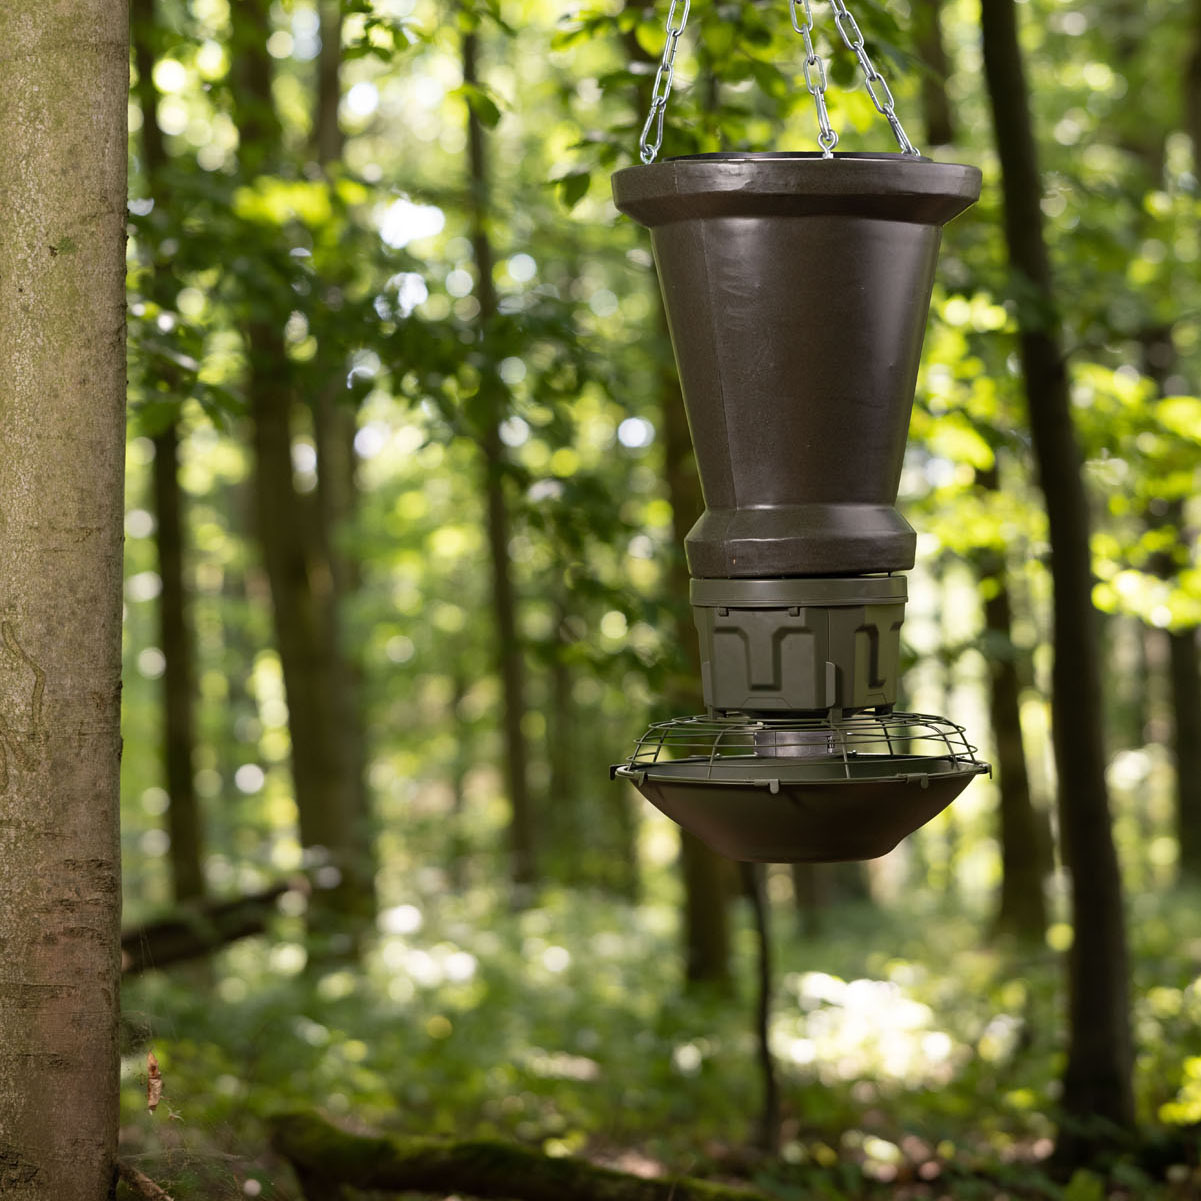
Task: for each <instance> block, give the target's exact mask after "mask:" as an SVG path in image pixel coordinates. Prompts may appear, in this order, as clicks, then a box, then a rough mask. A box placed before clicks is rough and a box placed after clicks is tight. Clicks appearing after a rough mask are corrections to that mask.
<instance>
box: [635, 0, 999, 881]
mask: <svg viewBox="0 0 1201 1201" xmlns="http://www.w3.org/2000/svg"><path fill="white" fill-rule="evenodd" d="M680 3H681V0H672V4H671V8H670V10H669V13H668V18H667V43H666V45H665V47H664V51H663V59H662V61H661V63H660V66H659V70H658V73H657V74H656V77H655V85H654V88H653V99H652V102H651V108H650V113H649V115H648V117H647V120H646V124H645V126H644V127H643V130H642V137H641V142H640V147H641V158H642V165H641V166H636V167H629V168H626V169H625V170H622V171H618V172H617V173H616V174H615V175H614V176H613V195H614V200H615V202H616V204H617V207H618V208H619V209H620V210H621V211H622V212H623V213H626V214H627V215H629V216H631V217H633V218H634V219H635V220H636V221H638V222H639V223H640V224H642V225H644V226H646V227H648V228H649V229H650V231H651V242H652V246H653V249H654V257H655V264H656V267H657V269H658V273H659V282H660V287H661V290H662V293H663V301H664V305H665V308H666V310H667V318H668V324H669V327H670V332H671V340H672V345H673V347H674V350H675V356H676V364H677V367H678V369H679V373H680V382H681V386H682V391H683V395H684V404H685V408H686V410H687V415H688V425H689V430H690V432H691V435H692V444H693V449H694V452H695V456H696V461H697V468H698V470H699V472H700V477H701V487H702V491H703V494H704V498H705V505H706V508H705V512H704V513H703V514H702V516H701V518H700V520H699V521H698V522H697V523H696V525H695V526H694V527H693V528H692V530H691V531H690V533H689V534H688V536H687V537H686V539H685V551H686V554H687V558H688V567H689V572H690V574H691V575H692V577H693V578H692V584H691V602H692V609H693V615H694V618H695V620H696V625H697V630H698V633H699V636H700V645H701V674H702V684H703V690H704V698H705V705H706V708H707V710H708V713H707V715H706V716H704V717H685V718H679V719H676V720H674V721H669V722H663V723H659V724H657V725H655V726H652V727H651V729H650V730H649V731H648V732H647V734H645V735H644V736H643V737H642V738H641V739H640V740H639V742H638V744H637V747H636V748H635V750H634V753H633V754H632V755H631V756H630V757H629V759H627V760H626V762H625V763H623V764H621V765H619V766H617V767H615V768H614V769H613V774H614V776H616V777H620V778H622V779H628V780H630V781H631V782H632V783H633V784H634V785H635V786H636V787H637V788H638V790H639V791H640V792H641V793H642V795H643V796H645V797H646V799H647V800H649V801H650V802H651V803H652V804H653V805H655V806H656V807H657V808H659V809H661V810H662V811H663V812H664V813H666V814H667V815H668V816H669V817H671V818H672V819H674V820H675V821H677V822H679V824H680V825H682V826H684V827H685V828H686V829H688V830H690V831H692V832H693V833H694V834H696V835H697V836H698V837H700V838H701V839H702V840H703V841H704V842H706V843H707V844H708V845H709V846H710V847H712V848H713V849H714V850H716V851H719V852H721V853H722V854H725V855H728V856H730V857H731V858H734V859H744V860H756V861H768V862H821V861H836V860H846V859H870V858H875V857H876V856H879V855H883V854H885V853H887V852H888V851H890V850H891V849H892V848H893V847H894V846H896V844H897V843H898V842H899V841H900V840H901V839H902V838H904V837H905V836H906V835H908V834H910V833H912V832H913V831H914V830H916V829H917V828H918V827H919V826H921V825H923V824H924V823H926V822H927V821H929V820H930V819H931V818H932V817H934V816H935V815H936V814H937V813H939V812H941V811H942V810H943V809H944V808H945V807H946V806H947V805H948V804H950V802H951V801H952V800H954V799H955V797H956V796H958V795H959V793H960V792H962V790H963V789H964V788H965V787H966V786H967V784H968V783H969V782H970V781H971V779H972V778H973V777H974V776H976V775H979V774H980V773H981V772H985V771H988V770H989V768H988V765H987V764H985V763H983V762H981V761H980V760H979V759H978V758H977V757H976V753H975V748H974V747H972V746H971V745H970V744H969V743H968V742H967V740H966V738H965V737H964V732H963V729H962V727H960V726H958V725H955V724H954V723H953V722H949V721H947V720H945V719H943V718H939V717H930V716H924V715H919V714H906V713H894V712H893V706H894V704H895V703H896V695H897V674H898V660H899V651H900V628H901V622H902V620H903V618H904V608H905V601H906V598H907V593H906V586H905V577H904V576H902V575H898V574H895V573H897V572H901V571H904V570H906V569H908V568H910V567H912V566H913V564H914V549H915V543H916V537H915V534H914V532H913V529H912V528H911V527H910V526H909V524H908V523H907V522H906V521H905V519H904V518H903V517H902V516H901V515H900V513H898V512H897V510H896V507H895V505H896V499H897V489H898V487H899V483H900V475H901V466H902V460H903V458H904V453H905V441H906V437H907V434H908V426H909V415H910V410H911V409H912V406H913V392H914V387H915V384H916V381H917V372H918V363H919V360H920V358H921V350H922V339H923V334H924V331H925V324H926V317H927V313H928V310H929V306H930V295H931V291H932V289H933V284H934V271H935V266H936V263H937V257H938V247H939V242H940V240H941V236H942V226H943V225H944V224H946V222H948V221H950V220H951V219H952V218H953V217H955V216H956V215H958V214H959V213H961V212H962V211H963V210H964V209H965V208H967V207H968V206H969V205H970V204H972V203H973V202H974V201H975V200H976V199H977V197H978V196H979V193H980V172H979V171H978V170H977V169H976V168H974V167H968V166H961V165H958V164H952V163H935V162H932V161H931V160H929V159H926V158H923V157H921V156H920V155H919V154H918V152H917V151H916V150H915V149H914V147H913V145H912V143H911V142H910V141H909V138H908V137H907V136H906V134H905V131H904V129H903V128H902V126H901V123H900V121H899V120H898V119H897V116H896V113H895V111H894V105H893V98H892V94H891V92H890V91H889V90H888V85H887V83H885V81H884V79H883V78H882V77H881V76H880V74H879V72H878V71H877V70H876V69H875V67H874V66H873V64H872V62H871V59H870V57H869V56H868V54H867V51H866V49H865V47H864V43H863V38H862V35H861V34H860V32H859V28H858V26H857V25H856V24H855V20H854V17H853V16H851V14H850V13H849V12H848V11H847V9H846V6H845V3H844V2H843V0H832V3H833V7H834V11H835V20H836V23H837V26H838V30H839V32H840V34H841V35H842V38H843V40H844V41H845V42H846V44H847V46H848V47H849V48H850V49H851V50H852V52H853V53H854V54H855V56H856V58H857V59H858V61H859V63H860V65H861V67H862V68H863V71H864V75H865V79H866V81H867V88H868V92H869V94H870V95H871V97H872V100H873V102H874V104H875V106H876V108H877V110H878V111H879V112H880V113H881V114H882V115H883V116H884V117H885V119H886V120H887V121H888V123H889V126H890V128H891V129H892V131H893V134H894V136H895V137H896V139H897V143H898V145H899V147H900V151H899V152H898V153H880V154H838V155H835V154H834V147H835V146H836V145H837V143H838V135H837V134H836V133H835V132H834V130H833V129H832V128H831V126H830V122H829V117H828V113H827V111H826V103H825V90H826V77H825V68H824V65H823V63H822V60H821V59H820V57H818V55H817V54H816V52H815V51H814V47H813V41H812V29H813V19H812V13H811V11H810V6H809V0H790V4H791V10H792V22H793V26H794V28H795V29H796V30H797V32H798V33H800V34H801V35H802V37H803V39H804V45H805V52H806V59H805V81H806V86H807V87H808V90H809V92H810V93H811V94H812V96H813V97H814V102H815V105H816V108H817V117H818V125H819V135H818V145H819V146H820V147H821V149H820V151H818V152H814V153H803V152H797V153H791V152H790V153H745V154H744V153H718V154H699V155H690V156H686V157H682V158H675V159H667V160H665V161H664V162H661V163H656V162H655V161H654V160H655V158H656V156H657V154H658V150H659V147H660V145H661V142H662V137H663V121H664V114H665V110H666V106H667V99H668V96H669V95H670V92H671V85H672V76H673V70H674V61H675V54H676V49H677V46H678V42H679V38H680V35H681V34H682V33H683V30H684V26H685V24H686V22H687V17H688V7H689V0H683V7H682V10H681V16H680V18H679V21H678V22H677V21H676V12H677V6H678V5H679V4H680Z"/></svg>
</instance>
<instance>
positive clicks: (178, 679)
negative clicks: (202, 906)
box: [130, 0, 205, 901]
mask: <svg viewBox="0 0 1201 1201" xmlns="http://www.w3.org/2000/svg"><path fill="white" fill-rule="evenodd" d="M130 15H131V22H130V25H131V29H132V33H133V44H134V61H135V63H136V65H137V69H138V82H137V98H138V105H139V107H140V108H141V111H142V158H143V162H142V167H143V171H144V173H145V176H146V182H147V184H148V186H149V188H150V195H151V197H152V198H153V200H154V202H155V207H156V209H158V210H159V211H164V210H165V209H166V208H167V206H168V205H169V204H170V203H171V201H170V198H169V196H168V194H167V187H166V184H165V183H164V181H163V169H164V168H165V167H166V166H167V150H166V146H165V145H164V142H163V134H162V131H161V130H160V129H159V126H158V119H157V118H158V89H157V88H155V86H154V64H155V60H156V58H157V54H156V49H155V43H156V37H155V33H156V20H155V3H154V0H133V4H132V7H131V12H130ZM151 281H152V282H151V289H152V292H153V295H154V299H155V300H156V301H158V302H159V303H160V304H162V305H163V306H164V307H165V308H167V309H170V308H172V307H173V306H174V302H175V297H174V295H173V294H172V288H171V282H172V281H171V272H170V269H169V268H168V267H166V266H165V265H164V264H163V263H161V262H159V261H156V262H155V263H154V264H153V266H152V271H151ZM162 383H163V385H164V386H165V388H166V397H167V399H168V400H170V401H173V402H175V403H176V404H177V405H182V403H183V400H184V397H183V396H182V395H181V394H180V389H179V381H178V378H177V377H176V376H175V374H174V373H171V374H169V375H168V376H167V378H165V379H163V381H162ZM153 496H154V514H155V521H156V525H155V549H156V550H157V552H158V570H159V578H160V579H161V581H162V591H161V592H160V594H159V647H160V649H161V650H162V652H163V659H164V661H165V667H164V670H163V683H162V689H163V691H162V701H163V769H164V774H165V776H166V785H167V796H168V797H169V798H170V803H169V807H168V809H167V831H168V833H169V834H170V836H171V847H170V864H171V888H172V893H173V895H174V897H175V899H176V900H177V901H186V900H189V899H191V898H194V897H200V896H203V894H204V891H205V883H204V868H203V862H204V836H203V826H202V821H201V814H200V805H199V802H198V800H197V797H196V786H195V783H194V780H195V749H196V732H195V726H196V723H195V715H194V700H193V698H194V692H195V676H196V673H195V667H194V654H193V639H192V629H191V624H190V622H189V619H188V603H187V587H186V585H185V583H184V553H185V533H184V530H185V521H184V498H183V489H182V488H181V487H180V485H179V422H178V418H174V417H173V418H172V420H171V423H170V424H169V425H168V426H167V428H166V429H164V430H162V431H161V432H159V433H158V434H156V435H155V436H154V468H153Z"/></svg>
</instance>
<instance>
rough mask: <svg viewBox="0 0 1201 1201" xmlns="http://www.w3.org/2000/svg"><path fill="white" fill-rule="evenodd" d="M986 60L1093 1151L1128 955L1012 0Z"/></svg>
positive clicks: (1078, 1133) (1067, 1117) (1125, 1086)
mask: <svg viewBox="0 0 1201 1201" xmlns="http://www.w3.org/2000/svg"><path fill="white" fill-rule="evenodd" d="M981 24H982V30H983V49H984V72H985V79H986V83H987V88H988V94H989V100H990V103H991V107H992V116H993V127H994V133H995V140H996V146H997V152H998V155H999V157H1000V161H1001V179H1002V192H1003V200H1004V223H1005V237H1006V242H1007V245H1008V249H1009V259H1010V264H1011V267H1012V270H1013V273H1014V276H1015V279H1016V281H1018V283H1019V284H1020V289H1021V294H1022V297H1023V303H1022V304H1021V306H1020V308H1019V313H1018V323H1019V331H1020V332H1019V353H1020V356H1021V361H1022V369H1023V376H1024V379H1025V386H1026V395H1027V401H1028V407H1029V421H1030V430H1031V435H1032V441H1033V446H1034V455H1035V459H1036V462H1037V466H1038V477H1039V482H1040V485H1041V487H1042V491H1043V495H1044V498H1045V501H1046V509H1047V519H1048V524H1049V529H1050V542H1051V574H1052V581H1053V586H1054V602H1053V615H1054V649H1055V660H1054V667H1053V669H1052V697H1051V713H1052V735H1053V741H1054V748H1055V764H1056V771H1057V775H1058V799H1059V819H1060V831H1061V837H1062V839H1063V849H1064V859H1065V861H1066V862H1067V864H1068V865H1069V871H1070V876H1071V898H1072V913H1073V915H1074V918H1075V937H1074V940H1073V943H1072V947H1071V950H1070V951H1069V953H1068V1009H1069V1014H1068V1017H1069V1022H1068V1054H1067V1063H1066V1067H1065V1071H1064V1077H1063V1098H1062V1107H1063V1114H1064V1121H1063V1123H1062V1125H1061V1128H1060V1137H1059V1143H1058V1147H1057V1153H1058V1156H1059V1159H1060V1161H1061V1162H1062V1163H1065V1164H1071V1163H1075V1162H1080V1161H1083V1160H1084V1159H1087V1158H1089V1157H1090V1156H1091V1155H1092V1154H1093V1153H1094V1152H1095V1151H1097V1150H1098V1149H1100V1147H1101V1146H1102V1145H1104V1142H1105V1141H1106V1140H1107V1139H1108V1140H1110V1144H1111V1145H1112V1137H1113V1133H1114V1131H1115V1129H1116V1130H1118V1131H1128V1130H1130V1129H1131V1128H1132V1127H1133V1124H1134V1100H1133V1089H1132V1071H1133V1050H1132V1040H1131V1032H1130V996H1129V960H1128V952H1127V945H1126V927H1125V915H1124V912H1123V906H1122V884H1121V876H1120V872H1119V869H1118V861H1117V853H1116V850H1115V848H1114V842H1113V831H1112V826H1111V820H1110V810H1109V795H1108V791H1107V788H1106V782H1105V748H1104V745H1103V736H1102V728H1103V720H1104V716H1103V710H1102V697H1103V692H1102V681H1101V670H1100V662H1099V656H1098V620H1097V613H1096V610H1095V609H1094V608H1093V603H1092V584H1093V577H1092V563H1091V559H1090V548H1089V532H1090V531H1089V513H1088V501H1087V497H1086V495H1085V489H1084V482H1083V477H1082V472H1081V458H1080V450H1079V447H1078V445H1077V441H1076V434H1075V430H1074V428H1073V425H1072V416H1071V406H1070V403H1069V397H1068V378H1067V370H1066V364H1065V361H1064V350H1063V346H1062V339H1061V336H1060V331H1059V321H1058V316H1057V312H1056V306H1055V295H1054V288H1053V284H1052V279H1051V268H1050V261H1049V257H1048V254H1047V247H1046V243H1045V241H1044V237H1043V227H1042V210H1041V207H1040V202H1041V198H1042V186H1041V180H1040V177H1039V170H1038V158H1037V153H1036V150H1035V142H1034V132H1033V124H1032V121H1031V117H1030V109H1029V96H1028V92H1027V88H1026V80H1025V73H1024V68H1023V63H1022V57H1021V50H1020V47H1019V43H1018V35H1017V14H1016V10H1015V5H1014V3H1013V0H984V3H983V5H982V10H981Z"/></svg>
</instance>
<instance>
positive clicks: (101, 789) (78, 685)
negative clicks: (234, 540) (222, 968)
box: [0, 0, 129, 1201]
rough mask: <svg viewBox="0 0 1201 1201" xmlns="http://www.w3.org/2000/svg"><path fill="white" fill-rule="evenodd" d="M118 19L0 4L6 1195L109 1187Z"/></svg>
mask: <svg viewBox="0 0 1201 1201" xmlns="http://www.w3.org/2000/svg"><path fill="white" fill-rule="evenodd" d="M128 25H129V23H128V13H127V9H126V5H125V3H123V0H71V2H68V0H43V2H42V3H39V4H5V5H0V75H2V76H3V80H4V86H3V87H2V88H0V181H2V182H0V564H2V565H3V570H2V572H0V865H2V868H0V1195H2V1196H3V1197H4V1198H5V1199H6V1201H68V1199H69V1201H106V1199H107V1198H108V1197H109V1196H110V1191H111V1189H112V1188H113V1185H114V1182H115V1176H114V1163H115V1156H116V1144H117V1090H118V1085H119V1079H118V1067H119V1060H118V1048H117V1019H118V996H119V994H118V980H119V971H120V917H121V876H120V859H119V855H120V852H119V840H118V821H119V817H118V797H119V765H120V754H121V737H120V702H121V569H122V538H123V535H122V524H123V523H122V512H123V499H124V498H123V474H124V469H123V464H124V453H123V448H124V438H125V222H126V211H125V195H126V190H125V189H126V170H127V158H126V144H127V128H126V111H127V103H128V87H129V39H128Z"/></svg>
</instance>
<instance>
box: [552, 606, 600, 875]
mask: <svg viewBox="0 0 1201 1201" xmlns="http://www.w3.org/2000/svg"><path fill="white" fill-rule="evenodd" d="M567 617H568V612H567V601H566V597H565V596H562V595H560V596H558V597H556V599H555V618H554V626H555V633H554V635H553V638H554V643H553V645H552V646H551V649H550V664H549V667H548V671H547V675H548V679H547V680H546V687H547V692H548V695H547V698H546V743H545V746H546V765H547V769H548V775H547V786H546V797H545V813H544V817H543V820H542V829H543V834H542V849H543V853H544V855H545V856H546V858H547V860H548V863H547V864H544V871H545V870H546V868H547V867H548V866H550V867H551V870H552V871H553V872H554V874H555V876H556V878H557V879H558V881H559V882H560V883H569V882H570V879H576V880H579V879H581V878H583V879H585V880H586V882H587V883H589V884H592V883H594V882H598V881H597V876H596V874H594V873H591V872H582V873H581V872H578V871H570V869H568V871H565V870H564V864H565V863H567V862H568V861H569V860H570V859H573V858H576V857H577V856H578V853H579V847H580V846H581V845H582V838H583V822H582V814H581V812H580V804H581V800H582V798H581V796H580V787H579V777H578V773H577V772H576V766H577V762H578V754H579V749H578V747H577V746H576V723H577V719H578V715H577V713H576V706H575V698H574V696H573V695H572V692H573V689H572V685H573V683H574V679H573V675H572V671H571V666H570V665H569V663H568V661H567V657H566V654H565V652H566V650H567V648H568V647H569V646H570V645H571V643H572V641H573V638H572V636H571V634H570V632H569V631H568V627H567ZM597 866H598V868H599V869H600V872H601V873H607V872H608V867H607V864H606V865H601V864H598V865H597Z"/></svg>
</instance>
